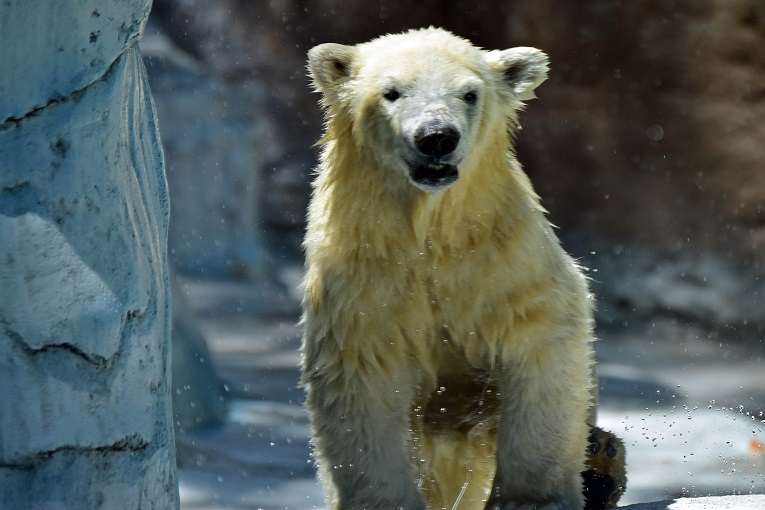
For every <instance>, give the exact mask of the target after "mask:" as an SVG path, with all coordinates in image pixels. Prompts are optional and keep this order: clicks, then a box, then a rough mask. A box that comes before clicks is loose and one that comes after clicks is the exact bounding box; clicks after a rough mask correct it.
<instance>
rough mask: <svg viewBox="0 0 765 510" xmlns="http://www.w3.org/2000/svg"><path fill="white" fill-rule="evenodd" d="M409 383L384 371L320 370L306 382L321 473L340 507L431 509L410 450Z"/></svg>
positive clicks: (330, 497)
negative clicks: (418, 479) (424, 498)
mask: <svg viewBox="0 0 765 510" xmlns="http://www.w3.org/2000/svg"><path fill="white" fill-rule="evenodd" d="M405 387H406V386H405V385H403V384H402V382H401V381H397V380H391V378H389V377H385V376H382V375H381V374H369V373H362V372H360V371H356V372H355V373H353V374H352V375H350V376H349V375H348V374H343V373H342V372H340V373H332V374H331V375H330V374H328V373H325V374H315V375H313V376H312V377H311V378H310V380H309V381H308V382H307V384H306V389H307V392H308V399H307V406H308V408H309V411H310V413H311V422H312V426H313V433H314V438H313V442H314V447H315V452H316V456H317V462H318V465H319V466H318V467H319V476H320V478H321V480H322V483H323V484H324V487H325V491H326V492H327V504H328V505H329V508H331V509H334V510H360V509H367V510H425V503H424V502H423V499H422V496H421V495H420V493H419V491H418V490H417V487H416V485H415V476H414V474H413V470H412V467H411V464H410V462H409V460H408V459H409V457H408V454H407V439H408V434H409V401H410V400H409V399H410V398H411V395H407V394H406V393H408V392H407V390H405V389H404V388H405Z"/></svg>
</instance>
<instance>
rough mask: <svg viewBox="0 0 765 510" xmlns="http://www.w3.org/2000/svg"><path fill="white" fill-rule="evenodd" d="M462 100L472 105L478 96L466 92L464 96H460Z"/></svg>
mask: <svg viewBox="0 0 765 510" xmlns="http://www.w3.org/2000/svg"><path fill="white" fill-rule="evenodd" d="M462 99H463V100H464V101H465V102H466V103H470V104H473V103H475V102H476V101H477V100H478V94H476V93H475V92H468V93H466V94H465V95H464V96H462Z"/></svg>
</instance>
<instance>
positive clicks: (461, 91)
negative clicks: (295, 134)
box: [308, 28, 547, 192]
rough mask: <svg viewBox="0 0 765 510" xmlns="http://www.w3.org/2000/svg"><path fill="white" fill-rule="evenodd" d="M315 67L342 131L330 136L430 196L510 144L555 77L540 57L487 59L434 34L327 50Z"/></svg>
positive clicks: (512, 53) (508, 54)
mask: <svg viewBox="0 0 765 510" xmlns="http://www.w3.org/2000/svg"><path fill="white" fill-rule="evenodd" d="M308 58H309V69H310V73H311V75H312V77H313V80H314V86H315V88H316V90H317V91H319V92H321V93H322V94H323V100H322V102H323V105H324V106H325V108H327V109H328V115H329V118H330V128H332V122H333V121H335V122H341V123H343V124H344V125H343V126H334V131H335V133H334V135H331V136H335V137H336V136H341V134H340V133H341V132H344V133H347V134H348V135H349V136H352V137H353V138H354V140H355V143H356V144H357V145H358V146H359V147H364V148H367V149H369V151H370V153H371V154H372V155H373V157H374V158H375V160H376V161H377V163H378V164H379V166H380V167H381V168H383V169H384V170H385V171H393V172H398V173H399V174H400V175H405V176H406V177H407V179H408V181H409V182H411V183H412V184H413V185H414V186H416V187H417V188H419V189H421V190H423V191H427V192H437V191H441V190H444V189H446V188H447V187H449V186H450V185H452V184H453V183H454V182H456V181H457V179H458V178H459V177H460V174H461V173H463V172H466V171H471V168H472V167H474V166H476V165H477V164H480V155H481V154H482V153H483V152H484V151H485V150H486V147H485V146H486V144H487V143H489V142H488V140H490V139H493V138H492V136H491V135H492V134H493V135H496V134H497V133H499V134H500V135H501V136H503V137H507V132H508V131H509V130H513V129H514V125H515V122H516V121H517V113H516V112H517V111H518V110H519V109H520V108H522V106H523V103H522V101H523V100H525V99H530V98H533V97H534V92H533V90H534V89H535V88H536V87H537V86H538V85H539V84H541V83H542V82H543V81H544V80H545V79H546V78H547V57H546V55H545V54H544V53H542V52H541V51H539V50H537V49H534V48H526V47H519V48H511V49H507V50H503V51H484V50H481V49H479V48H476V47H475V46H473V45H472V44H471V43H470V42H468V41H466V40H465V39H461V38H459V37H456V36H454V35H452V34H451V33H449V32H446V31H444V30H441V29H435V28H429V29H422V30H413V31H409V32H406V33H403V34H396V35H386V36H383V37H380V38H379V39H375V40H373V41H370V42H368V43H364V44H359V45H357V46H345V45H341V44H332V43H328V44H321V45H319V46H316V47H314V48H313V49H311V51H310V52H309V54H308ZM349 123H350V126H348V125H347V124H349ZM505 146H506V144H503V149H504V147H505Z"/></svg>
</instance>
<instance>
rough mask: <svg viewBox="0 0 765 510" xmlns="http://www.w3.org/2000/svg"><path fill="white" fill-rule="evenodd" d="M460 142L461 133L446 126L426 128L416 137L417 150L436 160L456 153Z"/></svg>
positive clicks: (421, 129) (418, 131)
mask: <svg viewBox="0 0 765 510" xmlns="http://www.w3.org/2000/svg"><path fill="white" fill-rule="evenodd" d="M459 141H460V134H459V132H457V131H456V130H455V129H454V128H452V127H451V126H447V125H444V124H439V125H435V126H434V125H428V126H424V127H422V128H420V129H418V130H417V133H416V134H415V135H414V143H415V145H417V149H418V150H419V151H420V152H422V153H423V154H425V155H426V156H431V157H434V158H441V157H443V156H446V155H447V154H451V153H452V152H454V149H456V148H457V144H458V143H459Z"/></svg>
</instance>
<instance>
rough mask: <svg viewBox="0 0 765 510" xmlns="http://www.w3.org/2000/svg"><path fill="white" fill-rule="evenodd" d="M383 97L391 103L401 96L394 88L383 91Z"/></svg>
mask: <svg viewBox="0 0 765 510" xmlns="http://www.w3.org/2000/svg"><path fill="white" fill-rule="evenodd" d="M383 97H384V98H385V99H387V100H388V101H390V102H391V103H392V102H393V101H395V100H396V99H398V98H399V97H401V94H399V93H398V91H396V90H389V91H387V92H385V93H383Z"/></svg>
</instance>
